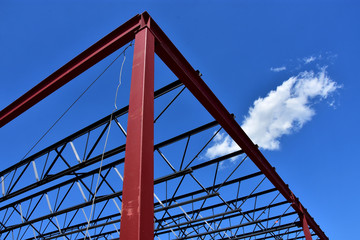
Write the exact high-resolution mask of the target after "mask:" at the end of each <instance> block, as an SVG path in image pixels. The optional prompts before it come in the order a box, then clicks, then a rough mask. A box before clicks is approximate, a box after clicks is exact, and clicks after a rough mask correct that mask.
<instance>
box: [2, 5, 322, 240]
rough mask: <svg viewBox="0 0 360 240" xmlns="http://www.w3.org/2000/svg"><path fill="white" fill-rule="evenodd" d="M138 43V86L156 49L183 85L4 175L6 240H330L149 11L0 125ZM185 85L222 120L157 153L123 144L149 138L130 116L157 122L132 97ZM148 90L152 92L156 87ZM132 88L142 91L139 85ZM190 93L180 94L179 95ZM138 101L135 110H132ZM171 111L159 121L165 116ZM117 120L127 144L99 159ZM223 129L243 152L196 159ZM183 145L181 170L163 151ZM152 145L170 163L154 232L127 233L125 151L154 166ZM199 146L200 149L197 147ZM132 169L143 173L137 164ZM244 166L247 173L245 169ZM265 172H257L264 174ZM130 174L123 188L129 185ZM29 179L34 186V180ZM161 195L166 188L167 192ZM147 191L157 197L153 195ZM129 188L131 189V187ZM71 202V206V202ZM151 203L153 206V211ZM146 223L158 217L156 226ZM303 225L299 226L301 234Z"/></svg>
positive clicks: (19, 103)
mask: <svg viewBox="0 0 360 240" xmlns="http://www.w3.org/2000/svg"><path fill="white" fill-rule="evenodd" d="M134 38H135V39H138V40H137V41H136V42H135V54H136V56H134V63H135V65H134V66H133V67H134V69H136V68H138V67H139V66H140V68H141V69H140V70H141V71H143V73H141V72H139V70H135V71H134V72H133V78H135V79H134V80H132V82H133V83H134V81H135V82H136V81H140V82H141V81H142V80H141V79H151V78H152V75H153V66H152V65H153V57H152V56H153V54H154V52H155V53H156V54H157V55H158V56H159V57H160V59H161V60H162V61H163V62H164V63H165V64H166V65H167V66H168V67H169V68H170V70H171V71H172V72H173V73H174V74H175V75H176V76H177V77H178V78H179V79H180V80H179V81H177V82H175V83H172V84H170V85H168V86H165V87H164V88H162V89H160V90H158V91H155V92H153V90H152V89H151V88H150V90H148V91H140V92H139V93H137V94H135V97H134V96H133V97H131V98H132V99H133V100H131V101H130V108H129V107H124V108H122V109H120V110H118V111H117V112H115V113H114V114H113V115H111V116H107V117H105V118H103V119H101V120H99V121H97V122H95V123H94V124H91V125H90V126H88V127H86V128H84V129H82V130H80V131H78V132H77V133H74V134H72V135H71V136H69V137H67V138H65V139H63V140H61V141H59V142H58V143H56V144H53V145H52V146H50V147H48V148H46V149H44V150H42V151H40V152H39V153H36V154H34V155H33V156H31V157H29V158H27V159H25V160H23V161H21V162H19V163H17V164H15V165H14V166H12V167H10V168H8V169H6V170H4V171H2V172H1V173H0V177H1V179H2V191H3V196H2V197H1V198H0V203H1V204H2V205H0V222H1V224H0V234H1V238H10V236H12V237H13V238H21V239H23V238H25V239H26V238H38V239H52V238H54V239H56V238H59V237H60V238H63V239H74V238H75V239H77V238H83V236H86V234H87V233H86V232H88V233H89V234H90V235H91V236H92V238H95V239H99V238H103V239H104V238H105V239H109V238H112V237H113V235H112V234H114V233H116V234H119V232H120V233H123V232H124V231H125V232H129V231H128V230H130V231H137V233H136V234H135V235H137V236H141V234H142V233H141V234H140V232H141V231H145V232H144V234H145V235H144V236H146V238H152V235H153V234H155V235H154V237H157V238H160V237H163V236H167V237H169V236H168V234H171V235H172V236H173V238H177V239H178V238H182V239H187V238H197V239H229V238H231V239H243V238H251V237H254V236H256V238H257V239H267V238H269V237H270V238H274V239H281V238H284V237H287V238H288V239H302V238H306V239H311V236H310V235H314V236H317V237H319V238H320V239H328V238H327V237H326V235H325V234H324V233H323V232H322V230H321V229H320V227H319V226H318V225H317V224H316V222H315V221H314V219H313V218H312V217H311V216H310V215H309V213H308V212H307V211H306V209H305V208H304V207H303V206H302V205H301V203H300V202H299V200H298V199H297V198H296V197H295V195H294V194H293V193H292V192H291V190H290V189H289V187H288V186H287V185H286V184H285V183H284V181H283V180H282V179H281V178H280V176H279V175H278V174H277V173H276V172H275V170H274V169H273V168H272V166H271V165H270V164H269V162H268V161H267V160H266V159H265V157H264V156H263V155H262V154H261V152H260V151H259V150H258V148H257V147H256V146H255V145H254V143H252V141H251V140H250V139H249V138H248V136H247V135H246V134H245V133H244V132H243V130H242V129H241V128H240V126H239V125H238V124H237V123H236V121H235V120H234V118H233V116H232V115H230V114H229V112H228V111H227V110H226V109H225V107H224V106H223V105H222V104H221V102H220V101H219V100H218V99H217V98H216V96H215V95H214V94H213V93H212V91H211V90H210V89H209V88H208V87H207V85H206V84H205V83H204V81H203V80H202V79H201V77H200V76H199V73H198V72H197V71H195V70H194V69H193V68H192V67H191V65H190V64H189V63H188V62H187V61H186V59H185V58H184V57H183V56H182V55H181V53H180V52H179V51H178V50H177V49H176V47H175V46H174V45H173V44H172V43H171V41H170V40H169V39H168V38H167V36H166V35H165V34H164V33H163V32H162V30H161V29H160V28H159V27H158V25H157V24H156V23H155V22H154V20H153V19H152V18H151V17H150V16H149V15H148V14H147V13H146V12H145V13H143V14H141V15H137V16H135V17H134V18H132V19H131V20H129V21H128V22H126V23H125V24H123V25H122V26H120V27H119V28H118V29H116V30H115V31H113V32H112V33H110V34H109V35H107V36H106V37H104V38H103V39H101V40H100V41H98V42H97V43H96V44H94V45H93V46H92V47H90V48H89V49H87V50H86V51H84V52H83V53H81V54H80V55H79V56H77V57H76V58H74V59H73V60H72V61H70V62H69V63H68V64H66V65H64V66H63V67H62V68H60V69H59V70H58V71H56V72H55V73H53V74H52V75H50V76H49V77H48V78H46V79H45V80H44V81H42V82H41V83H40V84H38V85H37V86H35V87H34V88H33V89H31V90H30V91H29V92H27V93H26V94H24V95H23V96H22V97H20V98H19V99H18V100H16V101H15V102H14V103H12V104H10V105H9V106H8V107H6V108H5V109H3V110H2V111H1V112H0V127H2V126H4V125H5V124H6V123H8V122H9V121H11V120H12V119H14V118H15V117H17V116H18V115H20V114H21V113H22V112H24V111H26V110H27V109H29V108H30V107H32V106H33V105H34V104H36V103H37V102H39V101H41V100H42V99H44V98H45V97H46V96H48V95H49V94H51V93H52V92H54V91H56V90H57V89H58V88H60V87H61V86H63V85H64V84H66V83H67V82H69V81H70V80H71V79H73V78H74V77H76V76H78V75H79V74H81V73H82V72H84V71H85V70H86V69H88V68H90V67H91V66H93V65H94V64H95V63H97V62H99V61H101V60H102V59H103V58H105V57H106V56H108V55H109V54H110V53H112V52H114V51H116V50H117V49H119V48H121V47H122V46H124V45H125V44H126V43H128V42H129V41H131V40H132V39H134ZM141 55H143V57H141ZM139 56H140V58H139ZM149 57H150V58H149ZM138 58H139V59H138ZM136 59H138V60H136ZM137 61H138V62H137ZM136 74H138V75H136ZM133 83H132V84H133ZM181 83H182V84H184V86H185V87H186V89H187V91H189V92H190V93H191V94H192V95H193V96H194V97H195V98H196V99H197V101H198V102H200V103H201V104H202V106H203V107H204V108H205V109H206V111H207V112H208V113H210V114H211V116H212V117H213V119H214V120H215V121H214V122H212V123H209V124H205V125H203V126H201V127H199V128H197V129H193V130H188V131H187V132H185V133H184V134H180V135H177V136H175V135H174V136H172V137H170V138H169V139H168V140H164V141H162V142H160V143H157V144H155V145H154V146H152V137H151V133H150V134H149V135H148V137H145V139H144V143H145V145H144V146H142V147H140V148H138V146H136V143H139V141H140V140H134V142H133V143H132V144H129V145H128V146H126V145H125V142H126V143H129V142H132V141H133V140H129V139H133V137H136V136H141V135H142V134H141V133H139V132H137V133H136V131H138V130H137V126H140V125H141V124H143V123H141V124H140V125H136V124H135V125H133V124H134V123H135V122H132V117H134V116H135V117H136V116H138V117H139V119H140V122H141V121H143V120H144V119H145V118H148V117H149V116H151V117H150V119H151V121H150V120H149V119H148V120H146V124H145V125H146V126H148V128H152V127H151V126H152V124H153V123H152V120H153V116H152V114H151V111H152V110H151V107H145V106H144V105H141V104H139V105H137V101H138V100H134V99H136V98H138V97H139V98H141V97H145V98H146V99H148V100H146V103H145V104H147V103H150V105H152V98H153V95H152V94H154V97H155V98H156V97H157V96H161V95H164V94H166V93H169V92H171V91H172V90H174V89H176V87H178V86H180V85H181ZM134 84H135V83H134ZM150 85H152V83H151V81H150ZM134 86H135V88H137V87H138V86H142V84H141V83H139V84H135V85H134ZM144 86H146V84H145V85H144ZM132 88H133V87H132ZM144 89H147V87H145V88H144ZM184 89H185V88H183V89H182V90H181V91H180V92H178V93H177V95H176V97H177V96H178V95H180V94H181V93H182V91H184ZM144 93H146V94H144ZM176 97H175V98H174V99H173V101H174V100H175V99H176ZM134 101H135V103H131V102H134ZM173 101H171V102H170V103H169V105H170V104H171V103H172V102H173ZM169 105H168V106H169ZM131 106H133V107H135V106H139V107H140V108H141V109H143V110H144V111H145V112H146V111H150V113H146V114H144V115H142V114H140V115H137V113H136V111H135V113H132V112H131V108H132V107H131ZM168 106H166V107H165V108H164V109H163V110H162V111H161V113H160V114H159V115H158V116H161V115H162V113H163V112H164V111H165V110H166V109H167V108H168ZM129 109H130V112H129V114H128V111H129ZM127 114H128V116H127V117H128V121H127V124H128V127H129V129H135V130H129V129H125V128H123V127H122V125H121V124H120V122H121V121H123V122H126V120H122V119H123V118H125V116H126V115H127ZM144 116H145V118H144ZM156 121H157V118H155V119H154V122H156ZM111 123H114V124H115V125H117V126H118V127H119V128H117V131H118V132H119V135H120V136H122V140H121V139H119V140H118V142H116V144H114V147H113V148H112V150H109V151H107V152H105V153H104V154H102V151H101V147H99V146H100V145H102V141H104V134H105V132H106V130H107V129H108V126H110V124H111ZM217 124H219V125H220V128H219V129H217V130H216V131H215V133H214V129H213V128H214V127H215V126H216V125H217ZM145 125H141V126H145ZM132 126H135V127H132ZM221 129H224V130H225V131H226V132H227V133H228V134H229V136H230V137H231V138H232V139H233V140H234V141H235V142H236V143H237V144H238V145H239V146H240V147H241V149H242V150H241V151H237V152H235V153H231V154H228V155H226V156H223V157H219V158H217V159H213V160H208V161H206V162H203V163H199V162H197V161H195V160H196V159H197V158H198V157H199V155H200V154H201V152H203V150H204V149H206V148H207V147H208V145H209V143H210V142H211V141H212V140H213V139H214V137H215V136H216V134H218V133H219V131H220V130H221ZM127 130H129V131H130V132H132V131H135V133H131V137H127V133H126V131H127ZM146 131H150V132H151V131H152V130H148V129H147V130H146ZM146 131H145V132H146ZM197 135H201V136H202V137H201V139H206V138H207V139H208V140H207V141H206V142H204V143H202V144H203V147H201V148H199V149H197V152H196V151H195V152H194V151H193V152H191V151H189V150H188V148H189V146H190V145H194V141H193V140H192V139H193V136H197ZM128 141H129V142H128ZM179 141H185V142H186V145H185V149H184V151H183V152H182V153H180V154H181V155H182V156H183V157H182V159H181V161H180V163H179V162H177V163H175V160H173V159H172V158H171V157H168V153H167V152H166V151H167V150H166V149H167V148H169V146H172V145H173V144H176V143H177V142H179ZM150 143H151V148H153V150H154V159H155V162H156V164H163V165H164V166H166V168H167V172H166V174H165V173H164V174H163V175H155V178H156V179H155V181H154V186H155V188H154V190H155V191H154V202H152V201H151V204H149V201H150V200H149V199H150V197H149V196H151V195H150V194H148V196H147V198H146V199H147V200H145V202H146V204H147V207H146V208H144V210H142V211H141V214H143V213H144V214H145V215H146V216H148V218H147V219H148V220H147V221H146V222H145V223H144V226H147V227H145V228H143V227H142V226H136V224H135V223H134V224H133V223H130V222H131V221H132V220H131V219H130V220H129V219H127V218H122V219H121V220H122V224H125V223H124V221H126V222H127V223H126V224H128V223H129V225H127V227H123V228H125V230H124V229H123V231H121V229H118V225H116V224H115V223H116V222H118V221H120V216H121V213H122V209H121V203H122V200H123V198H122V197H123V196H122V184H121V181H122V180H123V165H124V153H125V148H128V147H129V148H130V150H126V153H125V155H126V156H127V157H126V159H127V160H126V161H125V162H126V163H127V165H128V164H129V161H131V158H132V156H135V155H136V154H137V153H136V151H142V150H143V149H148V150H147V152H148V153H147V154H146V155H144V156H142V157H141V158H149V159H151V158H152V157H151V156H150V155H152V151H149V144H150ZM195 145H199V143H196V144H195ZM131 149H133V150H134V149H138V150H135V153H134V154H135V155H134V154H131V151H133V150H131ZM128 151H130V153H129V152H128ZM150 152H151V153H150ZM129 154H130V155H129ZM169 155H171V154H169ZM129 156H130V157H129ZM185 156H186V157H185ZM236 157H238V158H240V160H238V161H237V162H235V161H234V162H235V163H236V164H235V163H233V164H231V165H230V167H229V168H228V169H227V170H228V172H226V173H223V174H222V176H220V174H218V173H219V171H221V170H219V169H220V168H221V166H222V164H223V163H226V162H227V161H232V160H231V159H234V158H236ZM129 159H130V160H129ZM102 160H104V166H103V168H101V171H100V169H99V168H98V167H97V165H96V163H98V162H100V161H102ZM141 161H142V160H140V162H141ZM130 165H131V164H130ZM135 166H136V165H135ZM149 166H150V167H149V169H146V172H147V173H146V175H148V176H150V175H151V171H152V170H151V163H150V165H149ZM134 169H135V170H136V167H135V168H134ZM139 169H141V168H139ZM244 169H245V170H246V171H245V172H241V171H243V170H244ZM135 170H134V171H135ZM259 170H260V172H258V171H259ZM98 171H99V173H100V174H99V179H100V184H99V188H98V194H97V196H96V198H94V196H95V192H94V190H93V183H94V178H95V176H96V175H97V172H98ZM136 171H137V170H136ZM131 172H132V171H131ZM131 172H130V175H131V174H132V173H131ZM139 174H140V175H138V176H142V174H143V173H140V172H139ZM149 174H150V175H149ZM126 176H128V173H126ZM126 176H125V181H126V179H127V178H128V177H126ZM138 176H137V177H136V178H138ZM30 177H31V178H32V179H33V182H31V181H28V179H30ZM130 178H131V177H129V179H130ZM136 178H135V179H136ZM24 179H26V181H24ZM119 180H120V181H119ZM136 181H137V180H136ZM151 182H152V181H148V180H147V181H145V182H143V183H140V182H139V184H137V185H138V187H141V188H144V187H145V189H146V188H149V187H152V183H151ZM127 184H129V182H128V183H124V188H125V190H126V188H128V187H125V186H129V185H127ZM130 184H131V183H130ZM130 186H132V185H130ZM187 186H192V188H191V189H189V188H188V187H187ZM159 189H165V194H164V191H159ZM148 190H149V191H148V192H151V189H148ZM126 191H129V190H126ZM130 191H132V189H131V187H130ZM168 192H169V194H170V195H169V196H168ZM139 195H141V191H140V192H138V193H136V194H133V196H132V198H130V199H129V200H126V201H127V202H129V203H130V202H133V200H134V199H135V198H136V197H137V196H139ZM70 196H71V200H69V199H70ZM128 196H130V195H128V194H127V193H124V197H125V198H127V197H128ZM151 197H152V196H151ZM91 199H93V203H94V208H95V209H97V210H96V211H94V212H93V215H94V216H91V219H90V220H89V218H90V216H89V214H88V213H89V212H92V209H91V211H90V207H91V205H92V200H91ZM152 204H154V209H153V208H152ZM124 206H125V207H124ZM138 206H141V204H139V205H136V206H135V207H134V206H130V208H129V205H127V204H125V205H123V211H124V213H127V214H128V213H129V210H131V209H132V208H133V209H138ZM149 206H151V207H149ZM44 209H48V210H44ZM290 209H293V210H294V211H291V210H290ZM143 211H144V212H143ZM114 212H115V213H114ZM149 216H153V217H154V219H152V218H149ZM275 219H276V220H275ZM274 220H275V221H274ZM153 222H154V223H155V228H154V231H152V223H153ZM150 223H151V224H150ZM126 224H125V225H126ZM299 227H302V228H303V230H301V229H299ZM309 227H310V229H311V231H312V232H311V231H310V230H309ZM128 228H134V229H128ZM135 228H136V229H135ZM129 234H130V235H131V234H132V233H129ZM304 234H305V235H304ZM130 235H128V236H130ZM131 236H132V235H131ZM137 238H138V237H137Z"/></svg>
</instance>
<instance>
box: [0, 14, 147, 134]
mask: <svg viewBox="0 0 360 240" xmlns="http://www.w3.org/2000/svg"><path fill="white" fill-rule="evenodd" d="M140 26H141V15H136V16H135V17H133V18H132V19H130V20H129V21H127V22H126V23H124V24H123V25H121V26H120V27H118V28H117V29H115V30H114V31H112V32H111V33H110V34H108V35H107V36H105V37H104V38H102V39H101V40H100V41H98V42H97V43H95V44H94V45H92V46H91V47H89V48H88V49H87V50H85V51H84V52H82V53H81V54H79V55H78V56H77V57H75V58H74V59H72V60H71V61H70V62H68V63H67V64H65V65H64V66H63V67H61V68H60V69H58V70H57V71H56V72H54V73H53V74H51V75H50V76H48V77H47V78H45V79H44V80H43V81H42V82H40V83H39V84H37V85H36V86H35V87H33V88H32V89H30V90H29V91H28V92H26V93H25V94H24V95H22V96H21V97H20V98H18V99H17V100H15V101H14V102H13V103H11V104H10V105H9V106H7V107H6V108H4V109H3V110H1V112H0V128H1V127H3V126H4V125H5V124H7V123H9V122H10V121H11V120H13V119H15V118H16V117H18V116H19V115H20V114H22V113H23V112H25V111H26V110H28V109H29V108H31V107H32V106H34V105H35V104H36V103H38V102H40V101H41V100H43V99H44V98H46V97H47V96H49V95H50V94H51V93H53V92H55V91H56V90H58V89H59V88H61V87H62V86H64V85H65V84H66V83H68V82H69V81H71V80H72V79H74V78H75V77H77V76H78V75H80V74H81V73H83V72H84V71H86V70H87V69H88V68H90V67H92V66H93V65H95V64H96V63H98V62H99V61H101V60H102V59H104V58H105V57H107V56H108V55H110V54H111V53H113V52H115V51H116V50H118V49H119V48H121V47H122V46H124V45H125V44H126V43H128V42H130V41H131V40H133V39H134V37H135V32H136V31H137V30H139V28H140Z"/></svg>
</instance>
